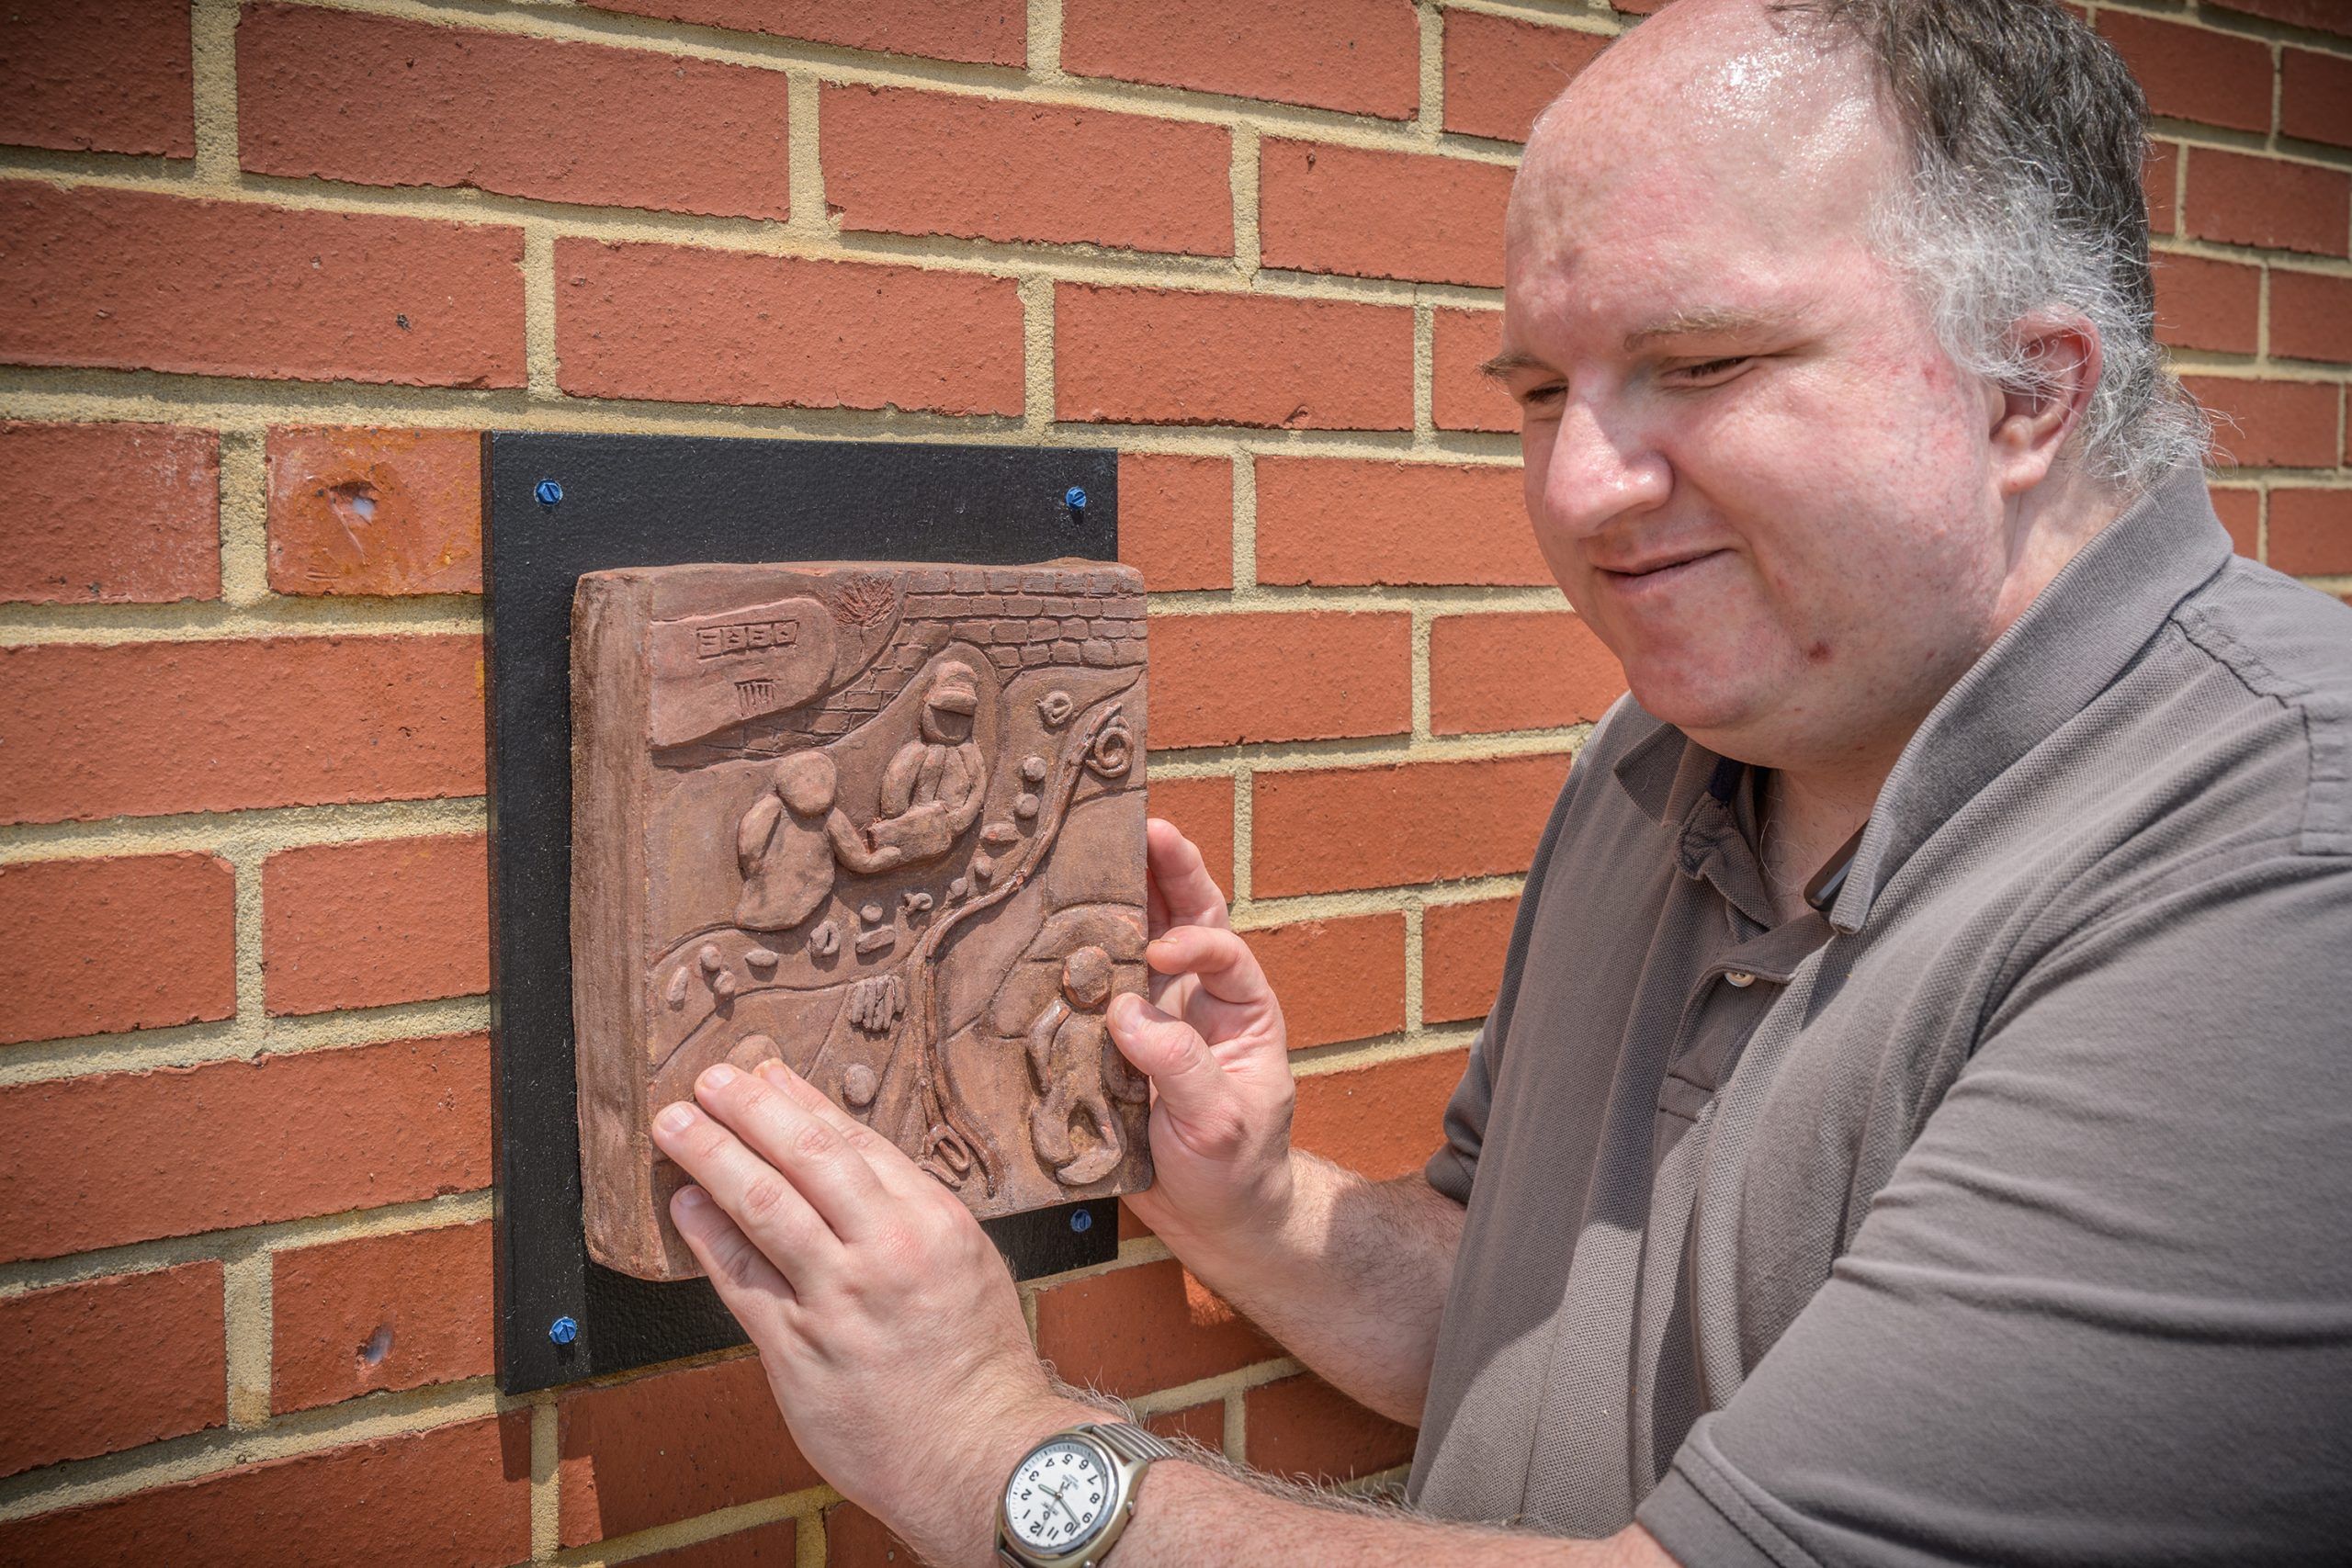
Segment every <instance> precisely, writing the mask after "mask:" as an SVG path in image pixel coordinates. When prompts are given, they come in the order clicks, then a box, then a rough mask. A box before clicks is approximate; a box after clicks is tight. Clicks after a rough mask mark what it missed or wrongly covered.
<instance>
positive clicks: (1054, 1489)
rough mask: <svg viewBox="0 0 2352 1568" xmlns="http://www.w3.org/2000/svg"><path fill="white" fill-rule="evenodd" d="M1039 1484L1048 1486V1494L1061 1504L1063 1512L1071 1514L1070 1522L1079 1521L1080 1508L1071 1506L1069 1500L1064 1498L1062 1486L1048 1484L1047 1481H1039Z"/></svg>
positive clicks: (1075, 1522)
mask: <svg viewBox="0 0 2352 1568" xmlns="http://www.w3.org/2000/svg"><path fill="white" fill-rule="evenodd" d="M1038 1484H1039V1485H1041V1486H1044V1487H1045V1488H1046V1495H1047V1496H1048V1497H1051V1498H1052V1499H1053V1500H1054V1501H1055V1502H1056V1503H1057V1504H1059V1505H1060V1506H1061V1510H1062V1512H1063V1513H1065V1514H1068V1515H1069V1522H1070V1523H1072V1524H1077V1523H1078V1522H1079V1518H1078V1510H1077V1509H1076V1508H1073V1507H1071V1506H1069V1502H1068V1501H1066V1500H1065V1499H1064V1498H1063V1496H1062V1489H1061V1488H1060V1487H1058V1486H1055V1485H1051V1484H1048V1483H1045V1482H1039V1483H1038Z"/></svg>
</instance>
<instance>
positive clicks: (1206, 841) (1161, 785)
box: [1148, 776, 1233, 899]
mask: <svg viewBox="0 0 2352 1568" xmlns="http://www.w3.org/2000/svg"><path fill="white" fill-rule="evenodd" d="M1148 805H1149V807H1150V810H1151V814H1152V815H1153V816H1154V817H1164V818H1167V819H1168V820H1169V821H1170V822H1172V823H1174V824H1175V825H1176V828H1177V829H1178V830H1179V831H1180V832H1182V834H1183V835H1184V837H1186V838H1188V839H1190V840H1193V847H1194V848H1196V849H1198V850H1199V851H1200V852H1201V859H1202V860H1203V861H1204V862H1205V863H1207V865H1208V868H1209V874H1210V875H1211V876H1213V877H1215V878H1216V885H1217V886H1218V887H1219V888H1220V889H1222V890H1223V891H1224V893H1225V896H1226V897H1227V898H1228V899H1229V898H1231V897H1233V781H1232V780H1231V779H1229V778H1225V777H1222V776H1220V777H1216V778H1198V779H1154V780H1152V781H1151V784H1150V787H1149V796H1148Z"/></svg>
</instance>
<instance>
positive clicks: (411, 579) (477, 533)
mask: <svg viewBox="0 0 2352 1568" xmlns="http://www.w3.org/2000/svg"><path fill="white" fill-rule="evenodd" d="M268 451H269V586H270V588H271V589H272V590H273V591H275V592H279V593H361V594H403V593H479V592H481V436H480V435H479V434H476V433H475V432H473V431H470V430H387V429H383V428H380V427H378V426H374V425H353V426H322V427H315V428H312V427H302V426H290V425H278V426H277V427H275V428H273V429H272V430H271V431H270V433H269V440H268Z"/></svg>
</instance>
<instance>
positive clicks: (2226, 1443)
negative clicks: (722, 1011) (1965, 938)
mask: <svg viewBox="0 0 2352 1568" xmlns="http://www.w3.org/2000/svg"><path fill="white" fill-rule="evenodd" d="M2347 1412H2352V863H2347V862H2346V861H2345V860H2344V859H2342V858H2340V857H2325V856H2306V857H2296V856H2290V855H2281V856H2278V857H2275V858H2270V859H2267V860H2265V861H2263V862H2262V863H2259V864H2256V865H2254V866H2251V867H2242V868H2239V869H2236V870H2233V871H2232V872H2230V873H2228V874H2225V875H2220V876H2217V877H2215V878H2213V879H2212V880H2211V881H2209V882H2207V883H2205V884H2204V885H2202V886H2197V887H2193V888H2189V889H2187V890H2185V891H2176V892H2171V893H2166V894H2165V895H2163V896H2152V897H2148V898H2146V899H2145V900H2143V901H2141V902H2140V903H2139V904H2138V905H2137V906H2136V907H2135V908H2131V909H2130V910H2128V911H2126V912H2124V913H2123V914H2122V915H2120V916H2118V917H2115V918H2112V919H2109V920H2108V921H2107V922H2105V923H2104V924H2102V925H2101V926H2100V927H2098V928H2097V929H2094V930H2092V931H2086V932H2083V933H2080V934H2079V935H2078V936H2077V937H2076V938H2075V939H2074V940H2071V941H2070V942H2068V943H2066V944H2065V945H2064V946H2062V947H2061V948H2059V949H2058V950H2057V951H2056V952H2055V953H2053V955H2052V957H2051V958H2050V959H2048V960H2046V961H2044V962H2042V963H2040V964H2036V965H2035V967H2034V969H2033V970H2032V971H2031V973H2030V974H2029V976H2027V978H2026V980H2025V981H2024V982H2023V983H2022V984H2021V985H2020V986H2019V987H2018V988H2017V990H2016V991H2015V992H2014V993H2013V994H2012V995H2011V996H2010V998H2008V999H2007V1001H2006V1002H2005V1003H2004V1004H2003V1005H2002V1007H2001V1009H2000V1010H1999V1011H1998V1012H1996V1014H1995V1015H1994V1017H1993V1018H1992V1019H1991V1020H1990V1021H1988V1023H1987V1026H1986V1028H1985V1032H1984V1034H1983V1036H1982V1038H1981V1041H1980V1043H1979V1046H1978V1048H1977V1051H1976V1053H1975V1055H1973V1058H1972V1059H1971V1061H1970V1063H1969V1065H1968V1066H1966V1067H1965V1068H1964V1069H1963V1070H1962V1073H1961V1075H1960V1077H1958V1078H1957V1079H1956V1080H1955V1082H1954V1084H1953V1086H1952V1088H1951V1090H1950V1091H1949V1093H1948V1094H1947V1095H1946V1096H1945V1098H1944V1100H1942V1102H1941V1103H1940V1104H1939V1106H1938V1107H1937V1108H1936V1109H1935V1110H1934V1111H1933V1112H1932V1113H1931V1114H1930V1115H1929V1116H1928V1120H1927V1122H1926V1123H1925V1125H1924V1126H1923V1127H1922V1129H1921V1132H1920V1134H1919V1136H1918V1138H1917V1140H1916V1141H1915V1142H1914V1144H1913V1145H1912V1146H1911V1148H1910V1149H1909V1150H1908V1151H1907V1152H1906V1153H1905V1156H1904V1157H1903V1158H1902V1159H1901V1160H1900V1161H1899V1162H1898V1163H1897V1165H1896V1167H1895V1168H1894V1172H1893V1174H1892V1177H1891V1178H1890V1179H1889V1181H1888V1183H1887V1185H1886V1187H1885V1188H1884V1190H1883V1191H1881V1192H1880V1193H1879V1195H1878V1197H1877V1198H1876V1200H1875V1201H1874V1202H1873V1203H1872V1206H1871V1210H1870V1212H1869V1213H1868V1215H1867V1216H1866V1218H1865V1219H1864V1220H1863V1223H1862V1224H1861V1225H1860V1228H1859V1230H1858V1231H1857V1233H1856V1235H1855V1239H1854V1245H1853V1247H1852V1248H1851V1249H1850V1250H1849V1252H1848V1253H1847V1255H1846V1256H1844V1257H1843V1258H1839V1259H1838V1262H1837V1264H1836V1266H1835V1268H1834V1269H1833V1270H1832V1273H1831V1277H1830V1279H1829V1280H1828V1281H1827V1282H1826V1284H1825V1285H1823V1287H1822V1288H1821V1290H1820V1291H1819V1292H1818V1293H1817V1294H1815V1297H1814V1298H1813V1299H1812V1301H1811V1302H1810V1303H1807V1305H1806V1306H1805V1308H1804V1311H1803V1312H1802V1313H1800V1314H1798V1315H1797V1317H1796V1318H1795V1320H1794V1321H1793V1322H1792V1324H1791V1325H1790V1327H1789V1329H1788V1331H1787V1332H1786V1333H1785V1334H1784V1335H1783V1336H1782V1337H1781V1339H1780V1340H1779V1341H1778V1342H1777V1343H1776V1344H1774V1346H1773V1347H1772V1348H1771V1349H1770V1351H1768V1352H1767V1353H1766V1354H1765V1355H1764V1356H1763V1358H1762V1359H1760V1360H1759V1361H1758V1364H1757V1365H1756V1367H1755V1368H1754V1370H1753V1371H1752V1373H1751V1374H1750V1376H1749V1377H1748V1379H1747V1382H1745V1383H1744V1384H1743V1386H1742V1387H1741V1388H1740V1389H1739V1391H1738V1392H1737V1393H1736V1394H1734V1395H1733V1396H1732V1398H1731V1399H1730V1400H1729V1402H1728V1403H1727V1404H1725V1405H1724V1407H1723V1408H1722V1409H1720V1410H1718V1411H1715V1412H1714V1413H1713V1414H1711V1415H1709V1416H1703V1417H1702V1418H1701V1420H1700V1421H1699V1422H1698V1424H1697V1426H1696V1427H1694V1428H1693V1430H1692V1432H1691V1437H1690V1438H1689V1440H1688V1441H1687V1442H1686V1443H1685V1445H1684V1446H1683V1448H1682V1449H1681V1450H1680V1451H1679V1453H1678V1454H1677V1455H1676V1457H1675V1460H1674V1463H1673V1467H1672V1469H1671V1471H1670V1472H1668V1476H1667V1478H1666V1479H1665V1480H1664V1482H1663V1483H1661V1484H1660V1485H1659V1487H1658V1488H1657V1491H1656V1492H1654V1493H1653V1494H1652V1495H1651V1496H1650V1497H1649V1498H1648V1499H1647V1500H1646V1501H1645V1503H1644V1504H1643V1505H1642V1506H1641V1508H1640V1510H1639V1517H1640V1519H1641V1521H1642V1523H1643V1524H1644V1525H1645V1527H1646V1528H1647V1529H1650V1531H1651V1532H1652V1533H1653V1534H1654V1535H1656V1536H1657V1538H1658V1540H1659V1541H1660V1543H1661V1544H1662V1545H1664V1546H1665V1547H1666V1549H1667V1550H1668V1551H1669V1552H1670V1553H1672V1554H1673V1555H1674V1556H1675V1557H1676V1559H1677V1560H1678V1561H1679V1562H1682V1563H1683V1564H1685V1568H1704V1565H1710V1564H1715V1563H1758V1564H1761V1563H1768V1562H1769V1563H1779V1564H1783V1565H1786V1564H1810V1563H1825V1564H1828V1563H1862V1562H1869V1563H1898V1564H1926V1563H1950V1562H2003V1563H2014V1564H2020V1565H2032V1564H2056V1563H2068V1564H2084V1563H2093V1562H2116V1563H2138V1562H2214V1563H2222V1562H2265V1563H2274V1564H2275V1563H2280V1562H2323V1561H2341V1560H2342V1554H2343V1552H2344V1551H2345V1543H2346V1541H2347V1540H2352V1419H2347V1416H2346V1413H2347Z"/></svg>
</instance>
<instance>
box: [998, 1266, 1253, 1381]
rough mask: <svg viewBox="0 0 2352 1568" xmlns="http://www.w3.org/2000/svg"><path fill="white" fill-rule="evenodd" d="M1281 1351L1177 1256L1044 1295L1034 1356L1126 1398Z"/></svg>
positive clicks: (1063, 1374)
mask: <svg viewBox="0 0 2352 1568" xmlns="http://www.w3.org/2000/svg"><path fill="white" fill-rule="evenodd" d="M1282 1353H1283V1352H1282V1348H1281V1347H1279V1346H1277V1345H1276V1344H1275V1343H1274V1342H1273V1341H1272V1340H1271V1339H1269V1338H1267V1337H1265V1336H1264V1335H1262V1334H1261V1333H1259V1332H1258V1330H1257V1328H1256V1326H1255V1325H1252V1324H1251V1323H1250V1320H1249V1319H1248V1318H1246V1317H1243V1316H1242V1315H1241V1314H1239V1313H1237V1312H1235V1311H1234V1310H1233V1309H1232V1308H1231V1307H1229V1306H1227V1304H1226V1303H1224V1301H1223V1300H1221V1299H1220V1298H1218V1297H1217V1296H1216V1295H1214V1294H1212V1293H1211V1292H1210V1291H1209V1289H1208V1287H1206V1286H1205V1285H1203V1284H1202V1283H1201V1282H1200V1281H1199V1280H1195V1279H1193V1276H1192V1275H1191V1273H1189V1272H1188V1271H1187V1270H1186V1269H1185V1268H1184V1266H1183V1265H1182V1264H1181V1263H1179V1262H1177V1261H1176V1260H1175V1259H1174V1258H1168V1259H1164V1260H1162V1261H1160V1262H1158V1263H1145V1264H1139V1265H1137V1266H1136V1267H1134V1268H1130V1269H1112V1270H1111V1271H1110V1272H1108V1273H1105V1274H1094V1275H1090V1276H1088V1277H1087V1278H1085V1279H1081V1280H1070V1281H1069V1282H1068V1283H1066V1284H1060V1285H1055V1286H1053V1287H1051V1288H1050V1289H1048V1290H1045V1291H1041V1292H1038V1293H1037V1354H1039V1355H1040V1356H1043V1357H1044V1358H1045V1359H1046V1360H1048V1361H1051V1362H1052V1363H1053V1364H1054V1370H1055V1371H1056V1372H1057V1373H1058V1374H1060V1376H1061V1377H1062V1378H1063V1380H1064V1381H1066V1382H1070V1383H1074V1384H1076V1385H1078V1386H1079V1387H1081V1388H1092V1389H1100V1390H1101V1391H1102V1392H1103V1393H1110V1394H1115V1395H1117V1396H1118V1397H1119V1398H1122V1399H1131V1398H1134V1397H1135V1396H1136V1395H1138V1394H1145V1393H1153V1392H1155V1391H1156V1390H1159V1389H1163V1388H1176V1387H1179V1386H1181V1385H1182V1384H1184V1383H1189V1382H1199V1381H1200V1380H1201V1379H1203V1378H1213V1377H1216V1375H1217V1374H1218V1373H1220V1372H1229V1371H1236V1370H1238V1369H1239V1368H1242V1367H1246V1366H1248V1365H1250V1363H1251V1362H1253V1361H1262V1360H1266V1359H1269V1358H1271V1357H1274V1356H1279V1355H1281V1354H1282Z"/></svg>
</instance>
